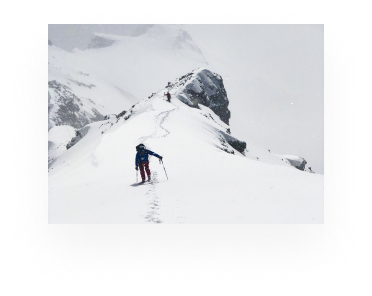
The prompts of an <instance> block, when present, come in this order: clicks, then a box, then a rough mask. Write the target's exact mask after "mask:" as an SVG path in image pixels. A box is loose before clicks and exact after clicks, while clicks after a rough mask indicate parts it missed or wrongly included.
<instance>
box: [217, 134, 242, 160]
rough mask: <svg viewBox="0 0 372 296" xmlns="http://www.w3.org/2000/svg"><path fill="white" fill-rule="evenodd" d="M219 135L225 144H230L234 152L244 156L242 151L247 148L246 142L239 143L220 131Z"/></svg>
mask: <svg viewBox="0 0 372 296" xmlns="http://www.w3.org/2000/svg"><path fill="white" fill-rule="evenodd" d="M220 134H221V135H222V136H223V137H224V139H225V140H226V141H227V143H229V144H230V146H231V147H233V148H234V149H235V150H237V151H239V152H240V153H241V154H243V155H244V151H245V149H246V148H247V143H246V142H243V141H240V140H238V139H237V138H234V137H232V136H230V135H229V134H226V133H224V132H223V131H220Z"/></svg>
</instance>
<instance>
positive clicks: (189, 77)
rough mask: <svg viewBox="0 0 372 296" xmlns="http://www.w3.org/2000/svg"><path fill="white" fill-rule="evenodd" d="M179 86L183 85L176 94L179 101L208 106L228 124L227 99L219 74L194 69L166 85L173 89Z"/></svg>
mask: <svg viewBox="0 0 372 296" xmlns="http://www.w3.org/2000/svg"><path fill="white" fill-rule="evenodd" d="M180 86H181V87H182V86H183V88H180V92H179V93H178V94H177V98H178V99H179V100H180V101H182V102H183V103H185V104H187V105H188V106H190V107H193V108H198V105H199V104H201V105H204V106H206V107H209V108H210V109H212V110H213V112H214V113H216V114H217V115H218V116H219V117H220V119H221V120H222V121H223V122H224V123H226V124H229V119H230V115H231V114H230V110H229V109H228V105H229V100H228V98H227V93H226V90H225V87H224V85H223V80H222V77H221V76H220V75H218V74H216V73H213V72H211V71H209V70H207V69H203V70H200V71H198V70H195V71H193V72H192V73H188V74H186V75H184V76H182V77H180V78H178V79H177V80H176V81H175V82H174V83H173V84H168V85H167V86H166V87H167V88H168V89H173V88H175V87H180Z"/></svg>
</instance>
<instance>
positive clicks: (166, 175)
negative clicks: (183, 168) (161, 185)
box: [160, 160, 168, 180]
mask: <svg viewBox="0 0 372 296" xmlns="http://www.w3.org/2000/svg"><path fill="white" fill-rule="evenodd" d="M160 161H161V163H162V165H163V168H164V172H165V175H166V176H167V180H168V175H167V171H166V170H165V167H164V163H163V160H160Z"/></svg>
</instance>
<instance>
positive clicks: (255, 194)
mask: <svg viewBox="0 0 372 296" xmlns="http://www.w3.org/2000/svg"><path fill="white" fill-rule="evenodd" d="M197 73H198V72H197V71H196V72H195V71H194V75H197ZM184 87H185V85H182V86H179V87H175V88H173V89H172V90H171V91H170V92H171V94H172V102H171V103H168V102H166V101H165V99H164V96H163V94H164V92H165V91H166V90H167V89H161V90H160V91H159V92H157V93H156V94H155V95H154V96H152V97H151V98H147V99H145V100H142V101H140V102H139V103H138V104H136V105H135V106H134V107H133V108H131V110H130V111H129V112H128V115H127V116H126V117H120V118H118V119H115V118H110V119H108V120H105V121H99V122H95V123H91V124H90V128H89V131H88V133H87V135H86V136H85V137H84V138H82V139H81V140H80V141H79V142H78V143H76V144H75V145H74V146H73V147H71V148H70V149H69V150H67V151H65V152H64V153H63V154H62V155H61V156H60V157H59V158H58V159H57V160H56V161H55V162H54V163H53V165H52V166H51V167H50V169H49V223H323V176H322V175H317V174H309V173H306V172H303V171H300V170H297V169H295V168H293V167H292V166H291V165H290V164H289V163H288V162H286V161H282V160H281V159H280V157H278V156H276V155H274V154H272V153H271V152H270V151H268V150H267V149H264V148H262V147H259V146H258V145H256V144H255V143H250V142H246V144H247V146H246V151H244V152H243V153H244V154H245V155H244V154H243V153H240V152H239V151H237V150H236V149H234V148H233V147H232V146H230V145H229V144H228V143H227V142H226V141H223V139H221V133H222V132H225V131H226V130H227V128H229V126H228V125H227V124H226V123H224V122H223V121H222V120H221V119H220V118H219V117H218V116H217V115H216V114H215V113H214V112H213V111H212V110H211V109H210V108H208V107H206V106H203V105H199V108H191V107H190V106H188V105H186V104H185V103H184V102H182V101H180V100H179V99H178V98H177V97H178V95H182V93H183V91H184ZM211 117H212V118H211ZM139 143H144V144H145V145H146V146H147V148H148V149H150V150H152V151H154V152H156V153H158V154H159V155H161V156H163V157H164V159H163V160H164V165H165V169H166V172H167V175H168V177H169V179H168V180H167V177H166V175H165V171H164V168H163V166H162V165H161V164H159V162H158V159H157V158H154V157H153V158H150V168H151V170H152V173H153V182H152V183H151V184H147V185H142V186H138V187H132V186H130V185H131V184H132V183H134V182H135V181H136V171H135V169H134V167H135V162H134V157H135V152H136V151H135V146H136V145H137V144H139ZM232 152H233V154H232Z"/></svg>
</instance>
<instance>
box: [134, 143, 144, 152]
mask: <svg viewBox="0 0 372 296" xmlns="http://www.w3.org/2000/svg"><path fill="white" fill-rule="evenodd" d="M143 149H146V147H145V145H143V144H139V145H137V146H136V150H137V151H138V150H143Z"/></svg>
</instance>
